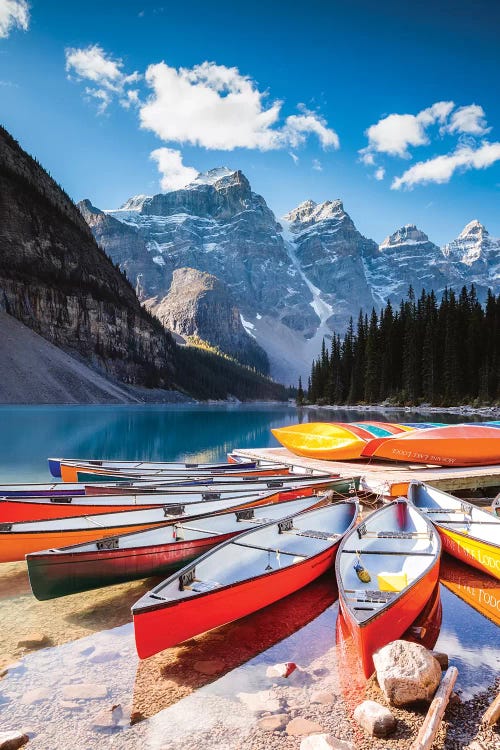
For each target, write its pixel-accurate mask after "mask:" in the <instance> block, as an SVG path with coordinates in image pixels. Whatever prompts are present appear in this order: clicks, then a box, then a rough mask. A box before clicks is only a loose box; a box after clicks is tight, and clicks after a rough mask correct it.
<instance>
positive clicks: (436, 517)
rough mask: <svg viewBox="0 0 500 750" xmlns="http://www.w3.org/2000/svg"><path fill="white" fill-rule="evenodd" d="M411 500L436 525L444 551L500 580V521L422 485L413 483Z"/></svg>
mask: <svg viewBox="0 0 500 750" xmlns="http://www.w3.org/2000/svg"><path fill="white" fill-rule="evenodd" d="M408 500H409V501H410V502H411V503H412V504H413V505H414V506H415V507H416V508H418V510H420V511H421V512H422V513H425V515H426V516H427V517H428V518H429V520H430V521H432V523H433V524H434V525H435V526H436V528H437V529H438V531H439V534H440V536H441V541H442V542H443V548H444V549H445V550H446V552H448V553H449V554H450V555H453V557H456V558H458V559H459V560H462V561H463V562H465V563H467V564H468V565H472V567H473V568H477V569H478V570H481V571H482V572H483V573H488V574H489V575H490V576H493V577H494V578H496V579H500V518H497V517H496V516H495V515H493V513H488V512H487V511H485V510H482V509H481V508H476V507H475V506H474V505H471V503H467V502H466V501H465V500H460V499H458V498H456V497H453V495H449V494H448V493H447V492H443V491H442V490H438V489H436V488H435V487H431V486H430V485H428V484H424V483H423V482H411V483H410V486H409V488H408Z"/></svg>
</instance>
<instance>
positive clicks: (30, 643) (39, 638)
mask: <svg viewBox="0 0 500 750" xmlns="http://www.w3.org/2000/svg"><path fill="white" fill-rule="evenodd" d="M50 643H51V640H50V638H49V637H48V635H46V634H45V633H29V635H27V636H25V637H24V638H22V639H21V640H20V641H18V643H17V647H18V648H28V649H36V648H43V647H44V646H48V645H49V644H50Z"/></svg>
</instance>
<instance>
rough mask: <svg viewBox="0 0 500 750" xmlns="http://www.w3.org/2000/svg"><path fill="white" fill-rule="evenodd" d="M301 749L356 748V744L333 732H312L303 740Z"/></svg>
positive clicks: (332, 749)
mask: <svg viewBox="0 0 500 750" xmlns="http://www.w3.org/2000/svg"><path fill="white" fill-rule="evenodd" d="M300 750H356V745H354V744H353V743H352V742H349V741H348V740H340V739H339V738H338V737H334V736H333V735H332V734H324V733H323V734H311V735H309V737H304V739H303V740H301V743H300Z"/></svg>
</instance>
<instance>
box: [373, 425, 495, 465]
mask: <svg viewBox="0 0 500 750" xmlns="http://www.w3.org/2000/svg"><path fill="white" fill-rule="evenodd" d="M362 457H364V458H382V459H386V460H389V461H404V462H408V463H419V464H436V465H439V466H490V465H491V464H497V463H500V430H498V429H497V428H495V427H489V426H487V425H482V426H475V425H452V426H447V427H436V428H431V429H428V430H415V431H413V432H406V433H403V434H402V435H395V436H393V437H389V438H379V439H376V440H372V441H370V442H369V443H367V444H366V446H365V448H364V449H363V451H362Z"/></svg>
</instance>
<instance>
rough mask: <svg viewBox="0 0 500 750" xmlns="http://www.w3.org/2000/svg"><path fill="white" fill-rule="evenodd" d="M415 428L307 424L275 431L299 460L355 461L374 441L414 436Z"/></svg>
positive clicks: (382, 425) (359, 424) (355, 424)
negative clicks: (396, 436) (411, 433)
mask: <svg viewBox="0 0 500 750" xmlns="http://www.w3.org/2000/svg"><path fill="white" fill-rule="evenodd" d="M414 429H415V426H414V425H404V424H393V423H391V422H377V421H374V422H368V421H366V422H304V423H303V424H294V425H290V426H289V427H277V428H274V429H272V430H271V432H272V433H273V435H274V437H275V438H276V440H278V441H279V442H280V443H281V444H282V445H283V446H284V447H285V448H287V449H288V450H289V451H291V452H292V453H295V454H296V455H298V456H307V457H308V458H318V459H323V460H325V461H352V460H355V459H358V458H362V455H363V450H364V449H365V447H366V446H367V445H368V444H369V443H370V442H371V441H372V440H374V439H384V438H388V437H392V436H393V435H400V434H404V433H405V432H412V431H413V430H414Z"/></svg>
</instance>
